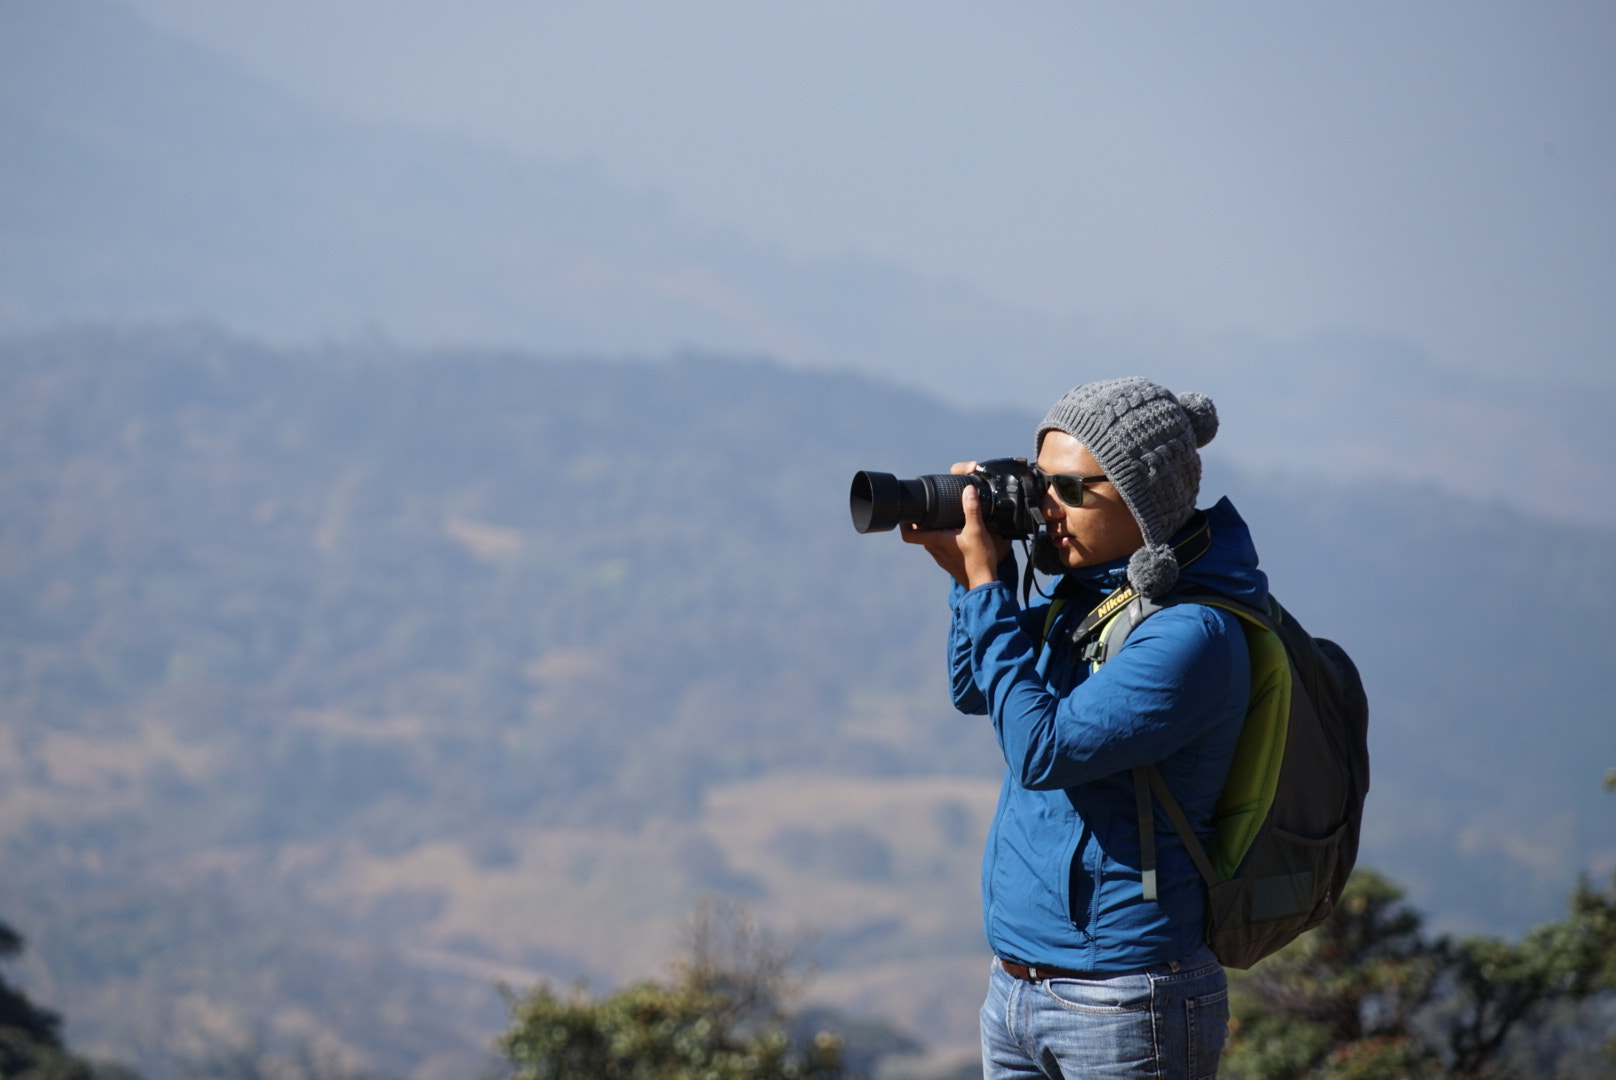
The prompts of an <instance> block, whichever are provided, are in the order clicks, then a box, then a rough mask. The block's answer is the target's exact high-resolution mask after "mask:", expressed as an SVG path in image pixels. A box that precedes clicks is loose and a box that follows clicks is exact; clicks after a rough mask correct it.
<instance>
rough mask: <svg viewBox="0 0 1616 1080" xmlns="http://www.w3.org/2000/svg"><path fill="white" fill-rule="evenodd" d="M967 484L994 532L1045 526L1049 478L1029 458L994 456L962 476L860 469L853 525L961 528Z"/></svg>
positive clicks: (1019, 535) (1013, 534) (1011, 536)
mask: <svg viewBox="0 0 1616 1080" xmlns="http://www.w3.org/2000/svg"><path fill="white" fill-rule="evenodd" d="M967 485H969V486H971V487H974V488H976V493H977V499H978V501H979V502H980V504H981V507H982V520H983V521H984V522H985V523H986V524H987V527H988V532H990V533H992V534H993V535H994V536H1002V537H1004V538H1005V539H1006V540H1024V539H1026V538H1027V537H1029V536H1032V535H1033V534H1035V533H1036V532H1037V531H1038V530H1039V529H1040V528H1042V527H1043V524H1044V515H1043V513H1042V512H1041V511H1040V510H1039V505H1040V503H1041V502H1042V501H1043V497H1044V479H1043V477H1042V476H1041V475H1040V474H1039V473H1038V472H1036V471H1035V470H1034V469H1033V468H1032V467H1031V466H1030V465H1028V464H1027V459H1026V458H994V459H993V460H992V461H983V462H980V463H979V464H978V465H977V468H976V471H975V472H972V473H966V474H964V475H961V476H956V475H954V474H953V473H933V474H931V475H929V476H921V477H918V478H916V479H914V480H899V479H898V478H897V477H895V476H893V475H892V474H891V473H881V472H861V473H857V474H855V475H854V477H853V490H852V491H851V492H849V493H848V496H847V502H848V507H849V509H851V510H852V512H853V528H855V529H857V530H858V531H859V532H861V533H869V532H886V531H887V530H888V529H892V528H895V527H897V526H898V525H901V524H908V523H910V522H913V523H914V524H916V525H919V526H920V527H921V528H922V529H958V528H959V527H961V526H962V525H964V524H965V505H964V503H962V502H961V501H960V495H961V493H962V492H964V491H965V488H966V486H967Z"/></svg>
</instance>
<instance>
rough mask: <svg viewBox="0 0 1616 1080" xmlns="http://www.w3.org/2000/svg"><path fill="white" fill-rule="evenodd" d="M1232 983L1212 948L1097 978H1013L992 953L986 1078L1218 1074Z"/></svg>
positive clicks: (1166, 1078)
mask: <svg viewBox="0 0 1616 1080" xmlns="http://www.w3.org/2000/svg"><path fill="white" fill-rule="evenodd" d="M1228 1032H1229V984H1228V982H1227V981H1226V980H1225V979H1224V975H1223V968H1222V966H1221V965H1219V964H1218V962H1217V959H1216V958H1215V957H1213V955H1212V950H1211V949H1208V948H1207V947H1206V946H1204V945H1203V946H1202V947H1201V948H1199V949H1197V950H1196V951H1195V952H1193V953H1191V954H1190V955H1189V956H1186V957H1185V958H1184V959H1182V960H1180V961H1177V962H1175V963H1171V964H1158V965H1156V966H1154V967H1148V968H1145V969H1144V970H1143V971H1136V972H1130V973H1128V974H1125V975H1111V976H1107V977H1105V978H1097V979H1049V980H1046V981H1044V982H1038V983H1030V982H1024V981H1022V980H1021V979H1017V978H1016V977H1015V976H1013V975H1010V974H1008V973H1007V972H1006V971H1005V970H1004V969H1003V968H1002V967H1000V966H999V961H998V960H997V959H995V960H994V961H993V975H992V977H991V979H990V980H989V982H988V999H987V1001H985V1002H983V1003H982V1076H983V1078H984V1080H1031V1078H1033V1077H1047V1078H1049V1080H1057V1078H1064V1080H1079V1078H1084V1080H1086V1078H1088V1077H1097V1078H1102V1080H1123V1078H1125V1077H1126V1078H1127V1080H1140V1078H1145V1077H1149V1078H1152V1080H1203V1078H1206V1077H1214V1076H1216V1075H1217V1074H1218V1058H1219V1056H1220V1055H1221V1054H1222V1053H1223V1040H1224V1039H1225V1037H1226V1036H1227V1035H1228Z"/></svg>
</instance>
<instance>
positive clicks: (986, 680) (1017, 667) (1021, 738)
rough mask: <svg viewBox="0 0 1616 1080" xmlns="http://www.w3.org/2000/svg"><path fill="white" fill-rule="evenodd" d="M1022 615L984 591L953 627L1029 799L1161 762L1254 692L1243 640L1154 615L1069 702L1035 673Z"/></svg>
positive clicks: (1198, 613)
mask: <svg viewBox="0 0 1616 1080" xmlns="http://www.w3.org/2000/svg"><path fill="white" fill-rule="evenodd" d="M1015 608H1016V605H1015V598H1014V596H1013V595H1011V594H1010V593H1009V592H1008V591H1007V590H1005V589H1004V588H1003V587H1002V586H1000V585H989V586H984V587H982V588H980V589H975V590H972V591H971V592H969V593H965V594H964V595H963V596H961V597H960V599H959V604H958V606H957V608H956V612H955V624H956V626H957V627H958V628H959V629H960V631H961V634H962V636H964V637H966V638H968V639H969V642H970V648H971V654H970V659H971V663H972V665H973V668H974V670H975V672H976V689H977V691H978V693H979V694H980V695H981V697H982V699H983V700H984V701H985V702H986V704H987V707H988V712H989V713H990V714H991V715H992V717H993V728H994V732H995V734H996V736H997V738H998V741H999V747H1000V749H1001V750H1002V751H1003V752H1004V759H1005V763H1006V764H1007V765H1008V766H1009V769H1010V772H1011V774H1012V775H1013V776H1015V777H1016V779H1017V781H1018V782H1019V783H1020V784H1021V786H1023V787H1026V788H1033V789H1044V790H1047V789H1055V788H1066V787H1074V786H1076V785H1078V784H1084V783H1088V782H1090V781H1092V780H1098V779H1100V778H1102V777H1106V776H1110V775H1112V774H1114V773H1118V772H1122V771H1124V770H1126V769H1129V768H1132V767H1133V766H1135V765H1148V764H1151V763H1153V762H1159V761H1162V760H1164V759H1165V758H1167V757H1168V756H1169V755H1171V754H1172V753H1173V752H1174V751H1176V750H1179V749H1181V748H1182V747H1184V746H1185V745H1186V744H1187V743H1189V742H1190V741H1191V740H1193V739H1195V738H1196V737H1198V736H1200V735H1202V734H1204V733H1205V732H1207V731H1208V730H1210V729H1211V728H1212V727H1213V726H1215V725H1216V724H1218V723H1220V722H1222V721H1223V720H1225V719H1227V717H1228V715H1229V714H1230V711H1231V710H1232V709H1235V708H1237V707H1239V704H1240V702H1241V701H1243V698H1244V695H1245V694H1246V693H1247V692H1248V686H1247V683H1248V681H1249V677H1250V676H1249V662H1248V660H1247V658H1246V643H1245V635H1244V633H1243V632H1242V631H1241V630H1240V628H1239V626H1238V625H1235V617H1234V616H1232V615H1227V614H1226V613H1225V612H1222V611H1219V610H1218V609H1216V608H1211V607H1207V606H1206V605H1202V604H1181V605H1177V606H1174V607H1170V608H1167V609H1166V610H1164V611H1160V612H1157V613H1156V614H1155V615H1152V616H1151V617H1150V618H1148V619H1146V620H1145V621H1144V622H1143V623H1141V624H1140V625H1139V627H1138V629H1136V630H1135V631H1134V632H1133V633H1132V634H1131V635H1130V636H1129V638H1128V641H1127V644H1125V645H1124V646H1123V647H1122V649H1121V651H1120V652H1118V653H1117V655H1116V656H1115V657H1114V658H1113V659H1112V660H1111V661H1110V662H1109V663H1107V664H1106V665H1105V666H1104V667H1103V668H1101V669H1100V670H1099V671H1098V672H1096V673H1095V674H1094V675H1092V676H1089V677H1088V678H1086V679H1083V680H1082V681H1080V682H1078V683H1077V684H1076V685H1075V686H1074V687H1073V688H1072V689H1071V690H1070V691H1069V692H1067V693H1066V694H1064V695H1058V694H1056V693H1054V692H1052V691H1051V690H1050V689H1049V688H1048V686H1047V685H1046V683H1045V680H1044V678H1043V677H1042V676H1041V675H1040V674H1039V673H1038V671H1037V668H1036V666H1035V663H1034V658H1033V651H1032V649H1033V642H1032V639H1031V638H1030V637H1029V636H1028V634H1026V633H1025V632H1024V631H1023V629H1022V626H1021V624H1020V621H1019V620H1018V618H1017V612H1016V610H1015ZM1241 714H1242V715H1243V710H1242V711H1241Z"/></svg>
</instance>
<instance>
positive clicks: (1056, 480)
mask: <svg viewBox="0 0 1616 1080" xmlns="http://www.w3.org/2000/svg"><path fill="white" fill-rule="evenodd" d="M1032 471H1033V472H1034V473H1035V474H1036V475H1037V476H1038V479H1040V480H1042V481H1043V483H1044V487H1045V488H1047V489H1048V490H1050V491H1053V492H1054V493H1055V498H1057V499H1059V500H1060V501H1061V502H1063V503H1065V504H1066V505H1067V506H1071V507H1078V506H1082V505H1083V485H1084V484H1097V483H1099V482H1100V481H1102V480H1105V479H1108V478H1107V477H1104V476H1079V475H1077V473H1069V472H1062V473H1050V472H1045V471H1044V470H1043V469H1040V468H1039V467H1038V466H1036V465H1034V466H1033V467H1032Z"/></svg>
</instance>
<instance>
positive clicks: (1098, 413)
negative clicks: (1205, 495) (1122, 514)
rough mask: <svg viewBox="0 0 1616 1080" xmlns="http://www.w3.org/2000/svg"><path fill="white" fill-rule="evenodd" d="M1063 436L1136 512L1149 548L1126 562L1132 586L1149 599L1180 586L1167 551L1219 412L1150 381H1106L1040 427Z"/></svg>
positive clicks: (1186, 511)
mask: <svg viewBox="0 0 1616 1080" xmlns="http://www.w3.org/2000/svg"><path fill="white" fill-rule="evenodd" d="M1048 431H1064V432H1066V434H1068V435H1070V436H1072V438H1074V439H1076V440H1077V441H1078V442H1080V443H1082V444H1083V445H1084V446H1085V447H1087V448H1088V451H1089V453H1091V454H1093V455H1094V460H1095V461H1097V462H1099V463H1100V468H1101V469H1103V470H1105V475H1106V477H1107V478H1108V479H1109V480H1110V481H1111V483H1112V484H1114V485H1116V489H1117V491H1118V492H1119V493H1120V494H1121V495H1122V501H1123V502H1124V503H1126V504H1127V506H1128V509H1129V510H1131V511H1133V516H1134V520H1135V521H1137V522H1139V531H1140V532H1141V533H1143V534H1144V538H1145V544H1144V546H1143V547H1141V548H1140V549H1139V550H1138V551H1136V552H1134V553H1133V557H1132V558H1130V559H1129V560H1128V581H1129V582H1130V583H1131V584H1132V585H1133V587H1134V588H1135V589H1137V590H1138V591H1139V592H1141V593H1143V594H1145V595H1146V596H1150V597H1157V596H1162V595H1164V594H1166V593H1167V592H1168V591H1169V590H1171V589H1172V587H1173V586H1174V585H1175V584H1176V583H1177V582H1178V559H1177V557H1176V556H1175V555H1174V554H1173V548H1172V545H1171V544H1169V543H1168V541H1169V540H1171V539H1172V536H1173V534H1174V533H1176V532H1177V531H1178V530H1179V529H1181V528H1182V527H1183V526H1184V523H1185V522H1187V521H1188V520H1189V519H1190V515H1192V514H1194V513H1195V497H1196V495H1197V494H1198V493H1199V492H1200V490H1201V455H1200V454H1199V453H1198V452H1197V451H1198V450H1199V449H1200V447H1203V446H1205V445H1206V444H1207V443H1209V442H1211V441H1212V436H1214V435H1216V434H1217V433H1218V411H1217V409H1215V408H1213V406H1212V399H1211V398H1209V397H1207V396H1206V395H1204V394H1182V395H1179V396H1174V395H1173V393H1172V392H1171V391H1169V390H1168V389H1167V388H1166V387H1163V386H1157V385H1156V384H1155V383H1153V382H1151V381H1150V380H1149V379H1141V378H1137V377H1134V378H1127V379H1107V380H1105V381H1103V382H1092V383H1085V384H1084V385H1082V386H1078V387H1074V388H1073V389H1071V390H1069V391H1067V393H1066V395H1065V396H1064V397H1062V398H1061V399H1060V400H1059V401H1057V402H1055V405H1054V407H1053V408H1051V409H1050V410H1049V415H1048V416H1046V417H1044V422H1043V423H1041V424H1039V425H1038V442H1037V449H1039V450H1041V449H1042V448H1043V445H1044V433H1045V432H1048Z"/></svg>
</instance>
